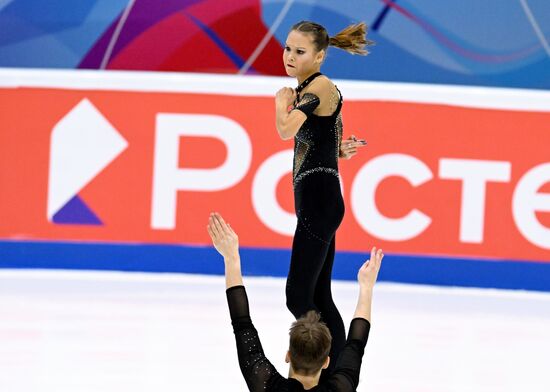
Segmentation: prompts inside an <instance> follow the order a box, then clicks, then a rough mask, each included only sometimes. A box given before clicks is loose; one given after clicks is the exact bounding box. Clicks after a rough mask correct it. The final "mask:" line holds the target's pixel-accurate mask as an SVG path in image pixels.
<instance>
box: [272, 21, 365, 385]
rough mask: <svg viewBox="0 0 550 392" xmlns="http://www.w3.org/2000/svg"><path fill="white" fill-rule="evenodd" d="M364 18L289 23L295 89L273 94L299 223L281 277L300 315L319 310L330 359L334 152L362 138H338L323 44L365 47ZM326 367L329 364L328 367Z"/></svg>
mask: <svg viewBox="0 0 550 392" xmlns="http://www.w3.org/2000/svg"><path fill="white" fill-rule="evenodd" d="M370 44H372V42H371V41H369V40H367V39H366V26H365V24H364V23H359V24H355V25H350V26H348V27H347V28H345V29H344V30H342V31H341V32H340V33H338V34H336V35H335V36H334V37H329V36H328V34H327V31H326V29H325V28H324V27H323V26H321V25H319V24H317V23H313V22H309V21H302V22H299V23H297V24H295V25H294V26H293V27H292V28H291V30H290V33H289V34H288V37H287V40H286V45H285V49H284V53H283V61H284V66H285V69H286V72H287V74H288V75H289V76H293V77H296V79H297V81H298V87H297V88H296V89H293V88H289V87H285V88H282V89H281V90H279V91H278V92H277V94H276V97H275V104H276V125H277V131H278V132H279V135H280V137H281V138H282V139H283V140H287V139H291V138H294V167H293V188H294V204H295V210H296V215H297V218H298V223H297V227H296V232H295V235H294V241H293V244H292V256H291V261H290V270H289V274H288V278H287V283H286V298H287V307H288V309H289V310H290V311H291V312H292V314H293V315H294V317H296V318H299V317H301V316H303V315H304V314H306V313H307V312H308V311H309V310H315V311H316V312H319V313H320V314H321V317H322V320H323V321H324V322H325V323H326V325H327V326H328V328H329V330H330V332H331V335H332V345H331V351H330V357H331V358H333V361H332V362H331V363H332V364H334V363H336V359H337V358H338V354H339V353H340V351H341V350H342V348H343V346H344V344H345V338H346V337H345V330H344V323H343V321H342V317H341V316H340V313H339V312H338V309H337V308H336V306H335V304H334V301H333V299H332V293H331V287H330V283H331V274H332V265H333V261H334V250H335V233H336V230H337V229H338V226H339V225H340V222H341V221H342V218H343V216H344V202H343V199H342V194H341V192H340V181H339V175H338V158H339V157H340V158H345V159H349V158H351V157H352V156H353V155H355V154H356V153H357V148H358V147H361V146H363V145H365V144H366V143H365V141H364V140H357V139H356V138H355V137H354V136H351V137H350V138H348V139H347V140H342V118H341V109H342V96H341V94H340V91H339V90H338V88H337V87H336V86H335V85H334V84H333V83H332V82H331V81H330V79H329V78H327V77H326V76H324V75H322V74H321V73H320V67H321V64H322V63H323V60H324V58H325V55H326V51H327V48H328V46H335V47H337V48H340V49H343V50H346V51H347V52H350V53H352V54H363V55H365V54H367V53H368V52H367V51H366V50H365V49H364V47H365V45H370ZM331 370H332V367H329V369H328V371H327V372H326V373H327V374H328V373H330V371H331Z"/></svg>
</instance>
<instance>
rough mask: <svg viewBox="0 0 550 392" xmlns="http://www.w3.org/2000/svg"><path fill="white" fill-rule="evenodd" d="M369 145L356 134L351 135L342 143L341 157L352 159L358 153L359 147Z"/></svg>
mask: <svg viewBox="0 0 550 392" xmlns="http://www.w3.org/2000/svg"><path fill="white" fill-rule="evenodd" d="M366 145H367V142H366V141H365V140H361V139H357V138H356V137H355V136H354V135H351V136H350V137H348V138H347V139H345V140H342V143H340V153H339V157H340V158H342V159H351V158H352V157H353V156H354V155H355V154H357V149H358V148H361V147H364V146H366Z"/></svg>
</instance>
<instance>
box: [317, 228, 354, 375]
mask: <svg viewBox="0 0 550 392" xmlns="http://www.w3.org/2000/svg"><path fill="white" fill-rule="evenodd" d="M334 253H335V237H333V238H332V241H331V242H330V245H329V247H328V251H327V255H326V257H325V260H324V263H323V268H322V269H321V272H320V273H319V276H318V278H317V285H316V286H315V294H314V303H315V306H316V308H317V309H319V311H320V312H321V318H322V320H323V321H324V322H325V323H326V324H327V327H328V329H329V330H330V333H331V335H332V345H331V347H330V365H329V368H328V369H327V371H326V372H325V374H329V373H330V372H331V370H332V369H333V368H334V366H335V365H336V360H337V359H338V355H340V351H342V349H343V348H344V345H345V344H346V330H345V327H344V321H343V320H342V316H341V315H340V312H339V311H338V309H337V308H336V305H335V304H334V300H333V298H332V290H331V281H332V266H333V264H334Z"/></svg>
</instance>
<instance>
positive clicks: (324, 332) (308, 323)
mask: <svg viewBox="0 0 550 392" xmlns="http://www.w3.org/2000/svg"><path fill="white" fill-rule="evenodd" d="M289 335H290V344H289V348H288V353H287V357H286V359H287V362H290V366H291V368H292V370H293V371H294V372H295V373H298V374H300V375H304V376H310V375H314V374H315V373H317V372H319V371H320V370H321V369H325V368H326V367H327V366H328V363H329V358H328V354H329V351H330V344H331V341H332V336H331V335H330V331H329V329H328V328H327V326H326V324H325V323H323V322H322V321H321V317H320V316H319V314H318V313H317V312H315V311H313V310H310V311H309V312H307V313H306V314H305V315H304V316H302V317H300V318H299V319H298V320H296V321H295V322H294V323H292V326H291V327H290V333H289Z"/></svg>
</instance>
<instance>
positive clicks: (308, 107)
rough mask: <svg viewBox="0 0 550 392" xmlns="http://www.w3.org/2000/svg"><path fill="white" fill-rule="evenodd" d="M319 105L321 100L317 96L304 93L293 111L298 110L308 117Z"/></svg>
mask: <svg viewBox="0 0 550 392" xmlns="http://www.w3.org/2000/svg"><path fill="white" fill-rule="evenodd" d="M320 103H321V100H320V99H319V97H318V96H317V95H315V94H311V93H305V94H304V95H303V96H302V98H301V99H300V102H298V103H297V104H296V106H295V107H294V109H293V110H300V111H301V112H303V113H304V114H305V115H306V116H308V117H309V116H310V115H311V114H312V113H313V111H314V110H315V109H316V108H317V106H319V104H320Z"/></svg>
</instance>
